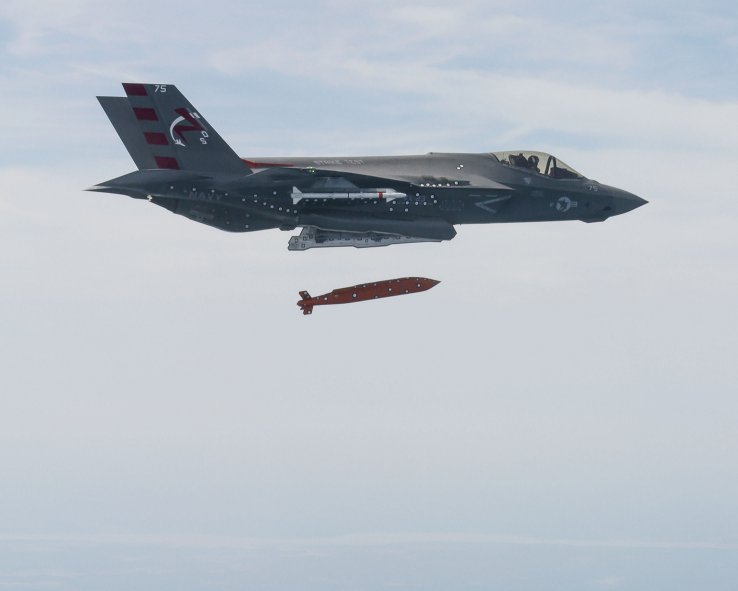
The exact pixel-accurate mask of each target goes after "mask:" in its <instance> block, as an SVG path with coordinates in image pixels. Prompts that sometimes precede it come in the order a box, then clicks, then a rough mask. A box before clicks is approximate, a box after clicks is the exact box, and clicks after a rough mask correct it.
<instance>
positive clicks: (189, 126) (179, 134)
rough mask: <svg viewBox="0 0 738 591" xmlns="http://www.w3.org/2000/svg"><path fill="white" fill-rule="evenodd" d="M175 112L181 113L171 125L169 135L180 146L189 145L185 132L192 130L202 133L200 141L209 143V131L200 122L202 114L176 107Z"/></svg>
mask: <svg viewBox="0 0 738 591" xmlns="http://www.w3.org/2000/svg"><path fill="white" fill-rule="evenodd" d="M174 112H175V113H177V114H178V115H179V117H177V118H176V119H175V120H174V121H172V124H171V125H170V126H169V135H170V136H172V140H173V141H174V143H175V144H176V145H178V146H182V147H183V148H184V147H186V146H187V139H186V138H185V136H184V134H185V133H187V132H190V131H195V132H198V133H199V134H200V135H199V137H200V143H201V144H204V145H206V144H207V143H208V137H209V136H208V132H207V131H206V130H205V128H204V127H203V125H202V123H200V115H199V114H197V113H195V112H190V111H188V110H187V109H184V108H181V109H175V110H174Z"/></svg>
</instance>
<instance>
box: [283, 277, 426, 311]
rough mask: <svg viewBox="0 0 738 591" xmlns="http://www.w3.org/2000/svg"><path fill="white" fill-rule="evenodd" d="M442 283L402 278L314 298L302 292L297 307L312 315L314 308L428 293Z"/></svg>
mask: <svg viewBox="0 0 738 591" xmlns="http://www.w3.org/2000/svg"><path fill="white" fill-rule="evenodd" d="M439 283H440V281H436V280H435V279H426V278H425V277H402V278H401V279H387V280H385V281H375V282H374V283H362V284H361V285H352V286H351V287H341V288H338V289H334V290H333V291H332V292H330V293H324V294H323V295H319V296H315V297H312V296H311V295H310V294H309V293H308V292H306V291H301V292H300V297H301V298H302V299H301V300H300V301H299V302H297V305H298V306H300V309H301V310H302V313H303V314H312V313H313V306H329V305H332V304H351V303H353V302H364V301H366V300H377V299H379V298H391V297H392V296H399V295H405V294H408V293H418V292H420V291H426V290H428V289H430V288H431V287H435V286H436V285H438V284H439Z"/></svg>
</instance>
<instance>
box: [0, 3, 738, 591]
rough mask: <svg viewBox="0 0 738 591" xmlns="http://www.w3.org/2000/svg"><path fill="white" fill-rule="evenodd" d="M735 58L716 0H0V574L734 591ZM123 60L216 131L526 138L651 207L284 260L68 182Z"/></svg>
mask: <svg viewBox="0 0 738 591" xmlns="http://www.w3.org/2000/svg"><path fill="white" fill-rule="evenodd" d="M736 72H738V8H736V6H735V4H734V3H728V2H707V3H704V2H703V3H700V4H699V5H698V4H695V3H691V2H690V3H687V2H650V3H647V4H645V3H642V2H635V1H633V2H611V3H607V4H602V3H591V2H572V3H566V4H565V5H564V4H560V5H554V4H551V3H548V2H518V3H510V2H477V1H461V2H456V3H454V5H453V6H449V5H448V4H447V3H430V2H425V3H424V2H418V3H401V2H400V3H398V2H384V1H379V2H371V3H364V2H352V1H342V2H338V1H334V2H328V1H325V2H315V3H310V4H309V5H307V4H304V3H299V4H298V3H292V2H272V3H263V2H262V3H257V4H256V5H254V6H250V5H249V3H245V2H215V3H210V4H209V5H204V4H203V3H198V2H177V3H174V2H143V1H139V0H135V1H133V2H126V3H118V4H115V5H114V4H112V3H111V4H108V3H102V2H96V1H86V0H70V1H69V2H65V3H55V2H45V1H38V2H28V1H26V2H21V1H13V0H9V1H8V0H6V1H5V2H3V4H2V6H0V88H2V93H1V94H0V107H1V108H2V112H3V114H4V116H5V117H4V124H3V131H4V139H3V141H2V142H0V180H1V181H2V186H3V191H2V194H0V277H2V281H0V310H2V311H0V335H2V338H0V393H1V394H0V475H2V477H1V478H0V589H5V588H7V589H28V588H31V589H33V588H53V589H64V590H66V589H75V590H76V589H85V590H86V589H90V590H91V589H100V588H106V589H132V588H135V589H152V590H153V589H156V590H157V591H160V590H168V589H177V590H181V589H205V588H214V589H269V590H280V591H281V590H287V589H295V588H301V589H306V590H313V589H315V590H318V589H321V590H322V589H354V590H374V589H381V588H387V587H392V588H400V589H402V588H412V589H434V590H435V589H438V590H442V589H455V590H456V589H459V590H464V589H505V590H513V591H517V590H521V591H522V590H526V591H527V590H533V589H535V590H540V589H572V590H579V589H581V590H590V589H595V590H596V589H623V590H649V591H650V590H652V589H656V588H669V589H675V590H680V589H685V590H686V589H705V588H709V589H713V590H719V589H726V590H727V589H732V588H734V582H735V581H736V580H738V566H737V565H738V503H737V502H736V500H735V499H736V498H738V476H737V475H736V470H735V465H736V459H737V454H738V434H737V433H738V430H737V429H736V423H738V401H737V400H736V395H735V391H736V384H737V383H738V368H737V367H736V362H735V359H736V357H737V355H736V353H737V352H738V331H737V330H736V326H738V312H737V311H736V304H735V302H736V301H737V299H738V233H737V232H736V228H737V224H738V206H736V190H735V183H734V182H733V175H732V174H731V173H732V171H733V170H734V169H735V163H736V160H737V159H738V87H737V86H736V84H737V82H736V80H737V78H736V75H735V73H736ZM121 81H142V82H168V83H174V84H177V86H178V87H179V89H180V90H182V92H184V93H185V94H186V95H187V97H188V98H189V99H190V100H191V101H192V102H193V103H194V104H195V105H196V106H197V108H198V109H200V110H201V111H202V112H203V113H204V114H205V115H206V117H207V118H208V120H209V121H210V123H211V124H213V125H215V126H216V127H217V128H218V130H219V132H220V133H221V135H223V137H224V138H225V139H226V140H227V141H229V142H230V143H231V144H232V145H233V147H234V148H235V149H236V151H237V152H238V153H239V154H242V155H245V156H261V155H263V156H270V155H305V154H315V155H336V154H339V155H340V154H346V155H364V154H367V155H369V154H383V153H390V154H402V153H423V152H427V151H431V150H433V151H469V152H474V151H492V150H503V149H517V148H531V149H542V150H547V151H551V152H554V153H556V154H557V155H558V156H559V157H561V158H562V159H563V160H564V161H566V162H568V163H570V164H571V165H572V166H574V167H575V168H576V169H578V170H580V171H582V172H583V173H584V174H585V175H587V176H589V177H591V178H595V179H597V180H599V181H602V182H604V183H607V184H612V185H615V186H619V187H622V188H624V189H626V190H629V191H632V192H634V193H636V194H638V195H641V196H643V197H644V198H646V199H648V200H649V201H650V203H649V205H648V206H646V207H643V208H640V209H638V210H637V211H635V212H632V213H631V214H628V215H626V216H621V217H618V218H615V219H611V220H609V221H607V222H606V223H604V224H589V225H587V224H581V223H555V224H512V225H500V226H494V225H489V226H482V227H468V226H464V227H461V228H459V236H458V237H457V238H456V239H455V240H454V241H452V242H450V243H447V244H440V245H439V244H420V245H407V246H395V247H390V248H385V249H370V250H367V251H359V250H354V249H335V250H332V251H311V252H307V253H289V252H287V250H286V244H287V239H288V237H289V234H288V233H284V232H278V231H271V232H262V233H254V234H251V235H231V234H226V233H222V232H218V231H216V230H213V229H211V228H208V227H205V226H202V225H198V224H196V223H194V222H191V221H188V220H185V219H184V218H180V217H177V216H174V215H172V214H170V213H168V212H167V211H165V210H163V209H160V208H156V207H154V206H150V205H147V204H143V203H141V202H138V201H134V200H131V199H126V198H124V197H121V196H113V195H100V194H92V193H86V192H83V191H82V189H83V188H85V187H88V186H90V185H92V184H95V183H97V182H100V181H103V180H106V179H109V178H112V177H115V176H119V175H121V174H123V173H125V172H128V171H130V170H132V169H133V164H132V162H131V161H130V159H129V158H128V155H127V153H126V152H125V150H124V148H123V146H122V145H121V144H120V142H119V140H118V138H117V135H116V134H115V132H114V130H113V129H112V127H111V126H110V124H109V122H108V121H107V118H106V117H105V115H104V113H103V112H102V110H101V109H100V108H99V105H98V104H97V101H96V100H95V98H94V97H95V95H114V94H121V87H120V82H121ZM404 275H423V276H427V277H432V278H435V279H440V280H442V283H441V285H439V286H438V287H437V288H435V289H434V290H433V291H431V292H428V293H426V294H420V295H418V296H413V297H411V298H398V299H397V300H396V301H394V300H388V301H383V302H372V303H368V304H358V305H356V306H348V307H337V308H336V309H320V310H318V311H317V312H316V314H314V315H313V316H312V317H307V318H305V317H303V316H302V315H301V314H300V313H299V311H298V309H297V307H296V306H295V305H294V303H295V301H297V299H298V296H297V291H298V290H301V289H308V290H310V291H315V292H317V293H320V292H322V291H328V290H330V289H332V288H334V287H339V286H343V285H351V284H353V283H358V282H361V281H368V280H372V279H381V278H390V277H400V276H404Z"/></svg>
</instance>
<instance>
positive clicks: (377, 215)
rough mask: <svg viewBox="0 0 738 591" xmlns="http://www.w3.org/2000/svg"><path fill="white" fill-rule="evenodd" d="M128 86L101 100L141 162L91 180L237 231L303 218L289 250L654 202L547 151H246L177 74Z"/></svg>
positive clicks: (436, 237)
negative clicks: (209, 117)
mask: <svg viewBox="0 0 738 591" xmlns="http://www.w3.org/2000/svg"><path fill="white" fill-rule="evenodd" d="M123 88H124V90H125V94H126V96H124V97H98V100H99V101H100V104H101V105H102V107H103V109H104V110H105V113H106V114H107V116H108V118H109V119H110V122H111V123H112V124H113V127H115V130H116V131H117V132H118V135H119V136H120V139H121V140H122V141H123V144H124V145H125V147H126V148H127V150H128V152H129V154H130V155H131V158H132V159H133V161H134V162H135V164H136V166H137V167H138V170H137V171H135V172H132V173H129V174H126V175H124V176H121V177H118V178H115V179H112V180H109V181H106V182H103V183H100V184H98V185H95V186H93V187H91V188H90V189H88V190H91V191H101V192H107V193H118V194H121V195H127V196H129V197H133V198H135V199H145V200H148V201H150V202H151V203H154V204H156V205H159V206H161V207H164V208H166V209H168V210H170V211H172V212H174V213H176V214H179V215H182V216H185V217H187V218H189V219H191V220H195V221H197V222H200V223H203V224H207V225H209V226H213V227H215V228H218V229H220V230H225V231H228V232H255V231H258V230H268V229H273V228H279V229H280V230H287V231H293V230H295V229H297V228H300V229H301V231H300V233H299V235H296V236H293V237H292V238H290V240H289V245H288V248H289V250H297V251H300V250H307V249H310V248H315V247H336V246H354V247H358V248H365V247H374V246H386V245H390V244H404V243H413V242H440V241H443V240H451V239H452V238H454V236H455V235H456V230H455V228H454V226H455V225H457V224H488V223H502V222H543V221H559V220H580V221H583V222H601V221H604V220H606V219H608V218H610V217H612V216H615V215H619V214H622V213H626V212H628V211H631V210H633V209H635V208H636V207H640V206H641V205H643V204H645V203H647V202H646V201H645V200H644V199H641V198H640V197H637V196H635V195H633V194H631V193H628V192H626V191H623V190H621V189H616V188H615V187H610V186H607V185H603V184H600V183H598V182H597V181H594V180H591V179H588V178H586V177H584V176H583V175H582V174H580V173H579V172H577V171H576V170H574V169H573V168H572V167H571V166H569V165H567V164H565V163H564V162H563V161H561V160H560V159H559V158H556V157H555V156H552V155H550V154H546V153H543V152H535V151H525V150H512V151H502V152H489V153H481V154H454V153H437V152H431V153H428V154H423V155H418V156H368V157H326V158H320V157H318V158H307V157H300V158H273V157H270V158H258V157H248V158H242V157H239V156H238V155H237V154H236V153H235V152H234V151H233V150H232V149H231V148H230V147H229V146H228V144H226V142H225V141H223V139H222V138H221V137H220V136H219V135H218V133H217V132H216V131H215V129H213V127H212V126H211V125H210V124H209V123H208V122H207V121H206V120H205V118H204V117H203V116H202V115H201V114H200V112H199V111H197V110H196V109H195V108H194V107H193V106H192V105H191V104H190V103H189V102H188V101H187V99H185V97H184V96H183V95H182V94H181V93H180V92H179V91H178V90H177V88H176V87H175V86H174V85H171V84H132V83H126V84H123Z"/></svg>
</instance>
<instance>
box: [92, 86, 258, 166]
mask: <svg viewBox="0 0 738 591" xmlns="http://www.w3.org/2000/svg"><path fill="white" fill-rule="evenodd" d="M123 88H124V90H125V92H126V97H120V98H118V97H98V100H99V101H100V104H101V105H102V107H103V109H104V110H105V113H106V114H107V115H108V118H109V119H110V121H111V123H112V124H113V126H114V127H115V130H116V131H117V132H118V135H119V136H120V138H121V140H122V141H123V143H124V144H125V146H126V149H127V150H128V152H129V154H130V155H131V157H132V158H133V161H134V162H135V163H136V166H137V167H138V168H139V169H141V170H143V169H150V168H160V169H170V170H191V171H201V172H223V173H234V174H248V173H249V172H251V171H250V169H249V168H248V166H246V164H245V163H244V162H243V161H242V160H241V159H240V158H239V157H238V155H237V154H236V153H235V152H234V151H233V150H232V149H231V147H230V146H229V145H228V144H226V143H225V141H224V140H223V138H221V137H220V135H218V132H216V131H215V129H213V128H212V127H211V126H210V124H209V123H208V122H207V121H206V120H205V118H204V117H203V116H202V115H200V113H199V112H198V111H197V110H196V109H195V108H194V107H193V106H192V104H190V102H189V101H188V100H187V99H186V98H185V97H184V96H183V95H182V93H181V92H179V90H177V87H176V86H174V85H172V84H123Z"/></svg>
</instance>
